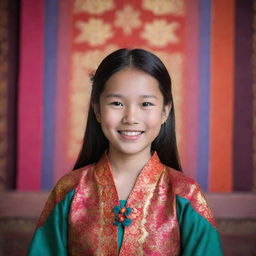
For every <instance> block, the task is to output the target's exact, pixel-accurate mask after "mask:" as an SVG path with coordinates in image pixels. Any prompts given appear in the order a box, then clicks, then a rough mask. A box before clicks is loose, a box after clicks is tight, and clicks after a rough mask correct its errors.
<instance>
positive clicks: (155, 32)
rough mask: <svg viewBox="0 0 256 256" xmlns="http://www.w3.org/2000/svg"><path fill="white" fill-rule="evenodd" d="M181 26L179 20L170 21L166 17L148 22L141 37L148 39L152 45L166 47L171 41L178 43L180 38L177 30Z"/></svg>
mask: <svg viewBox="0 0 256 256" xmlns="http://www.w3.org/2000/svg"><path fill="white" fill-rule="evenodd" d="M179 27H180V24H179V23H178V22H170V23H168V22H167V21H166V20H164V19H157V20H154V21H153V22H152V23H146V24H145V27H144V30H143V32H142V33H141V37H142V38H144V39H146V40H147V41H148V43H149V44H150V45H152V46H157V47H165V46H167V45H168V44H169V43H178V42H179V38H178V36H177V35H176V34H175V31H176V30H177V29H178V28H179Z"/></svg>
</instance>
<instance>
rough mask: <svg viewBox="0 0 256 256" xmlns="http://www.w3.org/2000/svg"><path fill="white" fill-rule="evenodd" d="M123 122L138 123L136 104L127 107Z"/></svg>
mask: <svg viewBox="0 0 256 256" xmlns="http://www.w3.org/2000/svg"><path fill="white" fill-rule="evenodd" d="M122 122H123V123H124V124H138V123H139V120H138V110H137V109H136V108H135V107H134V106H129V107H127V108H125V109H124V114H123V118H122Z"/></svg>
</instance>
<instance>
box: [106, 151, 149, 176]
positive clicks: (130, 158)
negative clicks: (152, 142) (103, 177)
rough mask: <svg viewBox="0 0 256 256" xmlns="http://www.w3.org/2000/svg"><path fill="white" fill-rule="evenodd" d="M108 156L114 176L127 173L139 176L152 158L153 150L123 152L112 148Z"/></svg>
mask: <svg viewBox="0 0 256 256" xmlns="http://www.w3.org/2000/svg"><path fill="white" fill-rule="evenodd" d="M108 157H109V161H110V164H111V167H112V171H113V175H114V177H117V176H119V175H126V174H127V175H129V176H130V175H133V176H137V175H138V174H139V173H140V171H141V170H142V169H143V167H144V165H145V164H146V163H147V162H148V161H149V159H150V158H151V152H150V151H149V152H139V153H136V154H122V153H120V152H116V151H115V150H112V149H111V148H110V149H109V153H108Z"/></svg>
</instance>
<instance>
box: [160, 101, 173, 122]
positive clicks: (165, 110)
mask: <svg viewBox="0 0 256 256" xmlns="http://www.w3.org/2000/svg"><path fill="white" fill-rule="evenodd" d="M171 109H172V104H171V103H170V104H167V105H165V106H164V108H163V112H162V124H164V123H165V122H166V120H167V118H168V116H169V113H170V111H171Z"/></svg>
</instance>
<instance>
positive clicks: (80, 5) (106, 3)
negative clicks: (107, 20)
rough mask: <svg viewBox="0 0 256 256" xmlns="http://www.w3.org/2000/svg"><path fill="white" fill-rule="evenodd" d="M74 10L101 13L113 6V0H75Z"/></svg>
mask: <svg viewBox="0 0 256 256" xmlns="http://www.w3.org/2000/svg"><path fill="white" fill-rule="evenodd" d="M74 7H75V12H76V13H77V12H88V13H90V14H102V13H104V12H106V11H109V10H112V9H113V8H114V2H113V0H76V1H75V6H74Z"/></svg>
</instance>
